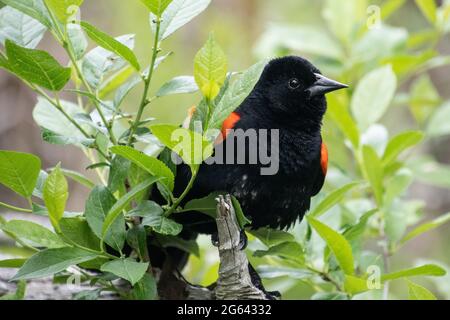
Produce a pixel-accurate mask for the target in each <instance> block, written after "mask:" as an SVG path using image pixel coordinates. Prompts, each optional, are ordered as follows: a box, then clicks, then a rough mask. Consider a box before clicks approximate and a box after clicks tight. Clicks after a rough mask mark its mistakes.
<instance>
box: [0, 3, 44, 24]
mask: <svg viewBox="0 0 450 320" xmlns="http://www.w3.org/2000/svg"><path fill="white" fill-rule="evenodd" d="M1 2H3V3H4V4H6V5H8V6H10V7H12V8H14V9H16V10H19V11H20V12H23V13H24V14H26V15H28V16H30V17H32V18H34V19H36V20H37V21H39V22H40V23H42V24H43V25H44V26H46V27H47V28H51V27H52V23H51V20H50V16H49V14H48V11H47V9H46V8H45V5H44V3H43V1H42V0H1Z"/></svg>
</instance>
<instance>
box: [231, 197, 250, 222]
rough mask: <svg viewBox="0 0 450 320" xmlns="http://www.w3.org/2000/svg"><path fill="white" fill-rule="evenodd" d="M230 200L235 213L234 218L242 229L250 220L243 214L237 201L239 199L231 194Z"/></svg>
mask: <svg viewBox="0 0 450 320" xmlns="http://www.w3.org/2000/svg"><path fill="white" fill-rule="evenodd" d="M231 202H232V203H233V207H234V211H235V213H236V218H237V221H238V223H239V226H240V227H241V229H244V228H245V226H246V225H249V224H251V223H252V222H251V220H249V219H248V218H247V217H246V216H245V213H244V211H242V207H241V204H240V203H239V200H238V199H237V198H236V197H235V196H231Z"/></svg>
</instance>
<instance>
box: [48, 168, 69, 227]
mask: <svg viewBox="0 0 450 320" xmlns="http://www.w3.org/2000/svg"><path fill="white" fill-rule="evenodd" d="M68 188H69V187H68V185H67V180H66V178H65V177H64V175H63V173H62V172H61V169H60V166H59V165H58V166H57V167H56V168H55V169H54V170H53V171H52V173H50V174H49V176H48V178H47V180H45V184H44V192H43V196H44V202H45V206H46V207H47V210H48V214H49V217H50V222H51V223H52V225H53V227H54V228H55V229H56V230H58V231H59V221H60V220H61V218H62V217H63V216H64V210H65V208H66V203H67V199H68V197H69V191H68Z"/></svg>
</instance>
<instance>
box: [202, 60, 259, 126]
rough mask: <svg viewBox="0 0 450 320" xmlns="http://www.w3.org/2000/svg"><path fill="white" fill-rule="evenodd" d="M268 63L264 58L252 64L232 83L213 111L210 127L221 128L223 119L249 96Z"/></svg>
mask: <svg viewBox="0 0 450 320" xmlns="http://www.w3.org/2000/svg"><path fill="white" fill-rule="evenodd" d="M266 63H267V61H265V60H263V61H261V62H258V63H257V64H255V65H253V66H251V67H250V68H249V69H248V70H246V71H244V72H243V73H242V74H241V75H240V76H239V77H238V78H237V79H236V80H235V81H234V82H233V83H232V84H231V85H230V88H229V89H228V90H227V91H226V92H225V95H224V96H223V98H222V99H221V100H220V102H219V103H218V105H217V106H216V107H215V109H214V111H213V112H212V115H211V119H210V122H209V128H210V129H220V128H221V127H222V123H223V121H224V120H225V119H226V118H227V117H228V116H229V115H230V114H231V113H232V112H233V111H234V110H235V109H236V108H237V107H239V105H240V104H241V103H242V102H243V101H244V100H245V99H246V98H247V97H248V95H249V94H250V92H251V91H252V90H253V89H254V88H255V85H256V83H257V82H258V80H259V78H260V76H261V74H262V72H263V69H264V67H265V66H266ZM205 130H206V128H205Z"/></svg>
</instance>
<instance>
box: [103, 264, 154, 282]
mask: <svg viewBox="0 0 450 320" xmlns="http://www.w3.org/2000/svg"><path fill="white" fill-rule="evenodd" d="M148 266H149V264H148V263H140V262H136V261H134V260H133V259H117V260H114V261H110V262H107V263H105V264H104V265H102V267H101V271H103V272H110V273H112V274H114V275H116V276H118V277H121V278H122V279H125V280H127V281H129V282H130V283H131V285H132V286H134V285H135V284H136V283H137V282H138V281H139V280H141V279H142V277H143V276H144V274H145V273H146V271H147V269H148Z"/></svg>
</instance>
